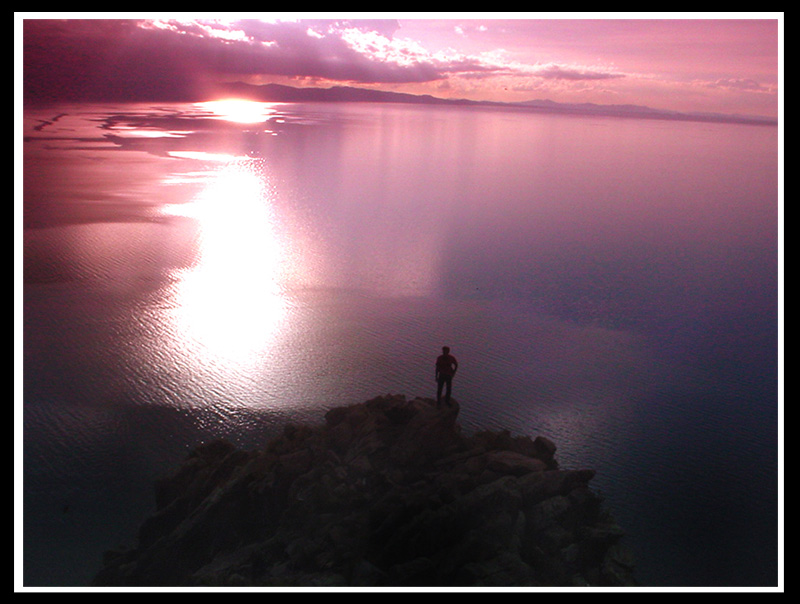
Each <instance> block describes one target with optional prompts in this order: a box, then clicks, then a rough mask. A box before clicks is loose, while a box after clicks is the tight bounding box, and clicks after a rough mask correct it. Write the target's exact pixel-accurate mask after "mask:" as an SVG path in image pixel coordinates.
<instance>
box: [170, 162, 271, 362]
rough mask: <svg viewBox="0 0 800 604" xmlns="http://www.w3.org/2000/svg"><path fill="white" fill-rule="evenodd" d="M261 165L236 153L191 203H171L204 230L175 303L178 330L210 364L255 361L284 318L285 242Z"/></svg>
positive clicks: (200, 232) (200, 229)
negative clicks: (283, 271) (283, 274)
mask: <svg viewBox="0 0 800 604" xmlns="http://www.w3.org/2000/svg"><path fill="white" fill-rule="evenodd" d="M259 168H260V164H259V162H258V161H256V160H252V159H249V158H231V160H230V161H229V162H227V163H225V164H223V165H221V167H220V168H219V169H218V170H217V171H215V172H213V173H212V176H211V177H210V178H209V179H208V184H207V185H206V186H205V188H204V189H203V191H202V192H201V193H200V194H199V195H198V197H197V198H196V199H194V201H192V202H191V203H187V204H181V205H179V206H174V207H173V208H171V213H173V214H176V215H182V216H184V217H188V218H191V219H193V220H196V221H197V226H198V228H199V237H198V241H197V247H198V260H197V262H196V263H195V265H194V266H193V267H191V268H189V269H186V270H184V271H183V272H182V273H181V274H180V276H179V277H180V278H179V281H178V285H177V289H176V291H175V295H174V300H173V302H174V312H175V315H176V320H177V321H178V323H179V328H180V332H181V333H182V334H184V337H187V338H191V340H192V341H193V342H194V343H196V344H199V345H200V346H201V347H202V348H203V353H204V355H205V360H206V361H212V362H214V363H226V362H234V363H241V362H245V361H248V360H253V359H254V358H256V357H258V356H259V354H260V353H261V352H263V350H264V348H265V347H267V346H269V343H270V341H271V339H272V338H273V337H274V336H275V335H276V334H277V332H278V328H279V325H280V323H281V321H282V320H283V319H284V318H285V314H286V303H285V299H284V297H283V295H282V291H281V282H280V271H281V269H280V267H281V263H282V247H281V244H280V240H279V237H278V230H277V228H276V225H275V217H274V214H273V212H272V210H271V206H270V201H271V199H270V191H269V189H268V187H267V185H266V182H265V179H264V176H263V173H262V171H261V170H260V169H259Z"/></svg>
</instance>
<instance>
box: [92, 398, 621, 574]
mask: <svg viewBox="0 0 800 604" xmlns="http://www.w3.org/2000/svg"><path fill="white" fill-rule="evenodd" d="M458 411H459V409H458V404H457V403H454V404H453V406H452V407H443V408H441V409H440V408H437V406H436V403H435V402H434V401H431V400H427V399H420V398H417V399H413V400H406V398H405V397H404V396H402V395H396V396H391V395H387V396H383V397H379V398H375V399H373V400H370V401H367V402H365V403H362V404H358V405H352V406H347V407H337V408H334V409H331V410H330V411H328V412H327V413H326V415H325V422H324V424H321V425H319V426H308V425H293V424H292V425H287V426H286V427H285V429H284V431H283V434H282V435H281V436H279V437H277V438H274V439H272V440H271V441H270V442H268V443H267V444H266V445H265V446H264V447H263V448H260V449H258V450H247V451H244V450H239V449H237V448H235V447H234V446H233V445H231V444H230V443H228V442H224V441H218V442H212V443H209V444H206V445H203V446H200V447H198V448H197V449H196V450H194V451H193V452H192V453H191V454H190V455H189V457H188V458H187V459H186V460H185V462H184V463H183V465H181V466H180V467H179V468H178V469H177V470H176V471H175V472H174V474H172V475H171V476H169V477H167V478H164V479H163V480H161V481H159V482H158V483H157V485H156V508H157V509H156V512H155V513H154V515H153V516H152V517H150V518H149V519H147V520H146V521H145V522H144V524H143V525H142V526H141V528H140V531H139V536H138V543H137V544H136V546H135V547H134V548H132V549H130V550H127V551H117V552H107V553H106V555H105V559H104V566H103V568H102V569H101V570H100V572H99V573H98V574H97V576H96V578H95V581H94V584H95V585H96V586H168V585H169V586H299V587H313V586H319V587H327V586H345V587H370V586H372V587H380V586H423V587H424V586H575V585H596V586H628V585H634V584H635V582H634V579H633V568H632V566H633V565H632V562H631V560H630V556H629V554H628V553H627V551H626V549H625V548H624V545H623V539H622V538H623V532H622V531H621V530H620V528H619V526H617V524H616V523H615V522H614V520H613V519H612V517H611V516H610V515H609V513H608V512H607V511H606V510H605V509H604V506H603V505H602V501H601V498H600V497H599V496H598V495H597V494H596V493H595V492H594V491H592V490H591V489H590V488H589V482H590V481H591V479H592V477H593V476H594V472H593V471H592V470H584V469H578V470H563V469H560V468H559V467H558V464H557V463H556V460H555V451H556V447H555V445H554V444H553V443H552V442H551V441H549V440H548V439H547V438H544V437H541V436H540V437H537V438H536V439H531V438H529V437H514V436H511V434H510V433H508V432H506V431H500V432H493V431H484V432H479V433H476V434H472V435H465V434H462V433H461V430H460V428H459V425H458V422H457V416H458Z"/></svg>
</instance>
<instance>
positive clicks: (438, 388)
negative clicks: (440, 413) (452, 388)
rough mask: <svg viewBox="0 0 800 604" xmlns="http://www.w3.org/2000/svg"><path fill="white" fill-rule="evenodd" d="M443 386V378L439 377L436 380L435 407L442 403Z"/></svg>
mask: <svg viewBox="0 0 800 604" xmlns="http://www.w3.org/2000/svg"><path fill="white" fill-rule="evenodd" d="M443 386H444V377H443V376H441V375H440V376H439V379H437V380H436V405H437V406H438V405H439V403H441V402H442V387H443Z"/></svg>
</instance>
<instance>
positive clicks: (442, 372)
mask: <svg viewBox="0 0 800 604" xmlns="http://www.w3.org/2000/svg"><path fill="white" fill-rule="evenodd" d="M456 371H458V361H456V358H455V357H454V356H453V355H452V354H450V348H449V347H447V346H442V354H440V355H439V356H438V357H437V358H436V406H437V407H438V406H439V405H440V404H441V402H442V389H443V388H444V389H445V393H444V402H445V403H446V404H448V405H449V404H450V391H451V390H452V389H453V376H454V375H455V374H456Z"/></svg>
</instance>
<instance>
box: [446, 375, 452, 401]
mask: <svg viewBox="0 0 800 604" xmlns="http://www.w3.org/2000/svg"><path fill="white" fill-rule="evenodd" d="M445 384H446V385H447V389H446V390H445V393H444V402H445V403H447V404H448V405H449V404H450V390H451V389H452V388H453V378H452V377H448V378H446V380H445Z"/></svg>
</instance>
